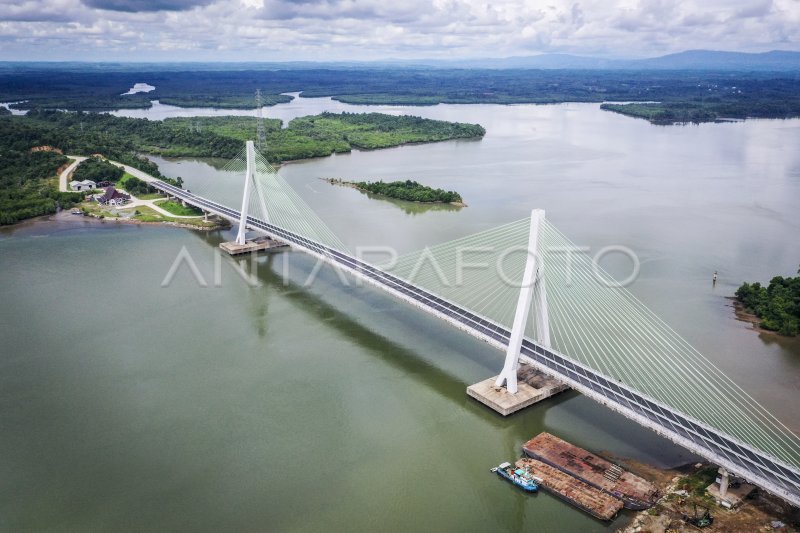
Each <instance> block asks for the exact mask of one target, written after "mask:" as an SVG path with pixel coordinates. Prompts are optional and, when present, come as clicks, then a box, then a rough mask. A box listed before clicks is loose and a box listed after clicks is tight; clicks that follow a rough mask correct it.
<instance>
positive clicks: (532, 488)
mask: <svg viewBox="0 0 800 533" xmlns="http://www.w3.org/2000/svg"><path fill="white" fill-rule="evenodd" d="M491 471H492V472H494V473H495V474H497V475H498V476H500V477H502V478H505V479H507V480H508V481H510V482H511V483H513V484H514V485H516V486H518V487H519V488H521V489H523V490H525V491H527V492H536V491H537V490H539V485H538V484H537V482H538V481H541V480H540V479H538V478H536V477H535V476H534V475H533V474H531V473H530V472H528V470H526V469H524V468H515V467H514V466H512V465H511V463H503V464H501V465H499V466H496V467H494V468H492V470H491Z"/></svg>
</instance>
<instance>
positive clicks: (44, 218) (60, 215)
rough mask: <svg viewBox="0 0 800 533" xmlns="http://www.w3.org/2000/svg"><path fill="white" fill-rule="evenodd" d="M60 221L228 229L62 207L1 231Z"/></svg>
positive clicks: (219, 226)
mask: <svg viewBox="0 0 800 533" xmlns="http://www.w3.org/2000/svg"><path fill="white" fill-rule="evenodd" d="M54 222H55V223H60V222H75V223H78V222H85V223H90V224H104V225H105V224H109V225H113V224H127V225H131V226H169V227H173V228H183V229H192V230H197V231H206V232H207V231H217V230H224V229H228V227H226V226H223V225H215V226H196V225H192V224H184V223H181V222H173V221H169V220H164V221H159V222H156V221H153V222H150V221H145V220H136V219H129V218H122V217H106V218H102V219H101V218H99V217H96V216H93V215H83V214H81V215H73V214H72V213H71V211H70V209H61V210H60V211H56V212H55V213H50V214H47V215H39V216H37V217H33V218H26V219H25V220H20V221H19V222H16V223H14V224H8V225H6V226H0V232H7V231H14V230H21V229H25V227H26V226H33V225H35V224H48V223H54Z"/></svg>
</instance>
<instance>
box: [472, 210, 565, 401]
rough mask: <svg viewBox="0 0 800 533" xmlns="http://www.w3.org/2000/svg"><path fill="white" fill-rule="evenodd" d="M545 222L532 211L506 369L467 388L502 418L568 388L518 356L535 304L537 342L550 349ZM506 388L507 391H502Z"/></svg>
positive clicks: (540, 213)
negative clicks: (542, 239) (542, 237)
mask: <svg viewBox="0 0 800 533" xmlns="http://www.w3.org/2000/svg"><path fill="white" fill-rule="evenodd" d="M543 223H544V211H543V210H541V209H534V210H533V211H532V212H531V229H530V234H529V236H528V249H527V252H528V257H527V260H526V261H525V270H524V272H523V274H522V283H521V286H520V290H519V298H518V300H517V310H516V313H515V314H514V324H513V326H512V329H511V335H510V336H509V341H508V347H507V349H506V358H505V362H504V364H503V370H502V371H501V372H500V375H498V376H497V377H495V378H490V379H488V380H485V381H481V382H479V383H475V384H474V385H470V386H469V387H467V394H468V395H469V396H471V397H473V398H475V399H476V400H478V401H479V402H481V403H483V404H484V405H487V406H489V407H491V408H492V409H494V410H495V411H497V412H498V413H500V414H501V415H503V416H507V415H510V414H511V413H515V412H517V411H519V410H520V409H524V408H525V407H528V406H530V405H533V404H534V403H537V402H539V401H541V400H544V399H545V398H549V397H550V396H552V395H554V394H557V393H559V392H561V391H563V390H566V389H567V388H569V387H567V385H566V384H564V383H562V382H561V381H559V380H557V379H555V378H552V377H549V376H547V375H546V374H544V373H543V372H541V371H539V370H535V369H534V368H533V367H530V366H528V365H524V366H522V367H521V366H520V362H519V357H520V351H521V349H522V339H523V338H524V337H525V325H526V324H527V323H528V313H529V311H530V309H531V304H534V300H535V305H534V310H533V313H534V317H533V318H534V323H535V325H536V336H537V338H536V341H537V342H538V343H539V344H541V345H542V346H544V347H545V348H548V349H549V348H550V320H549V316H548V313H547V292H546V288H545V281H544V275H543V265H542V255H541V254H540V250H539V233H540V231H541V226H542V224H543ZM503 385H505V388H503Z"/></svg>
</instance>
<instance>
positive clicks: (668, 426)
mask: <svg viewBox="0 0 800 533" xmlns="http://www.w3.org/2000/svg"><path fill="white" fill-rule="evenodd" d="M149 181H150V184H151V185H153V186H154V187H156V188H158V189H160V190H162V191H164V192H166V193H168V194H171V195H173V196H176V197H178V198H180V199H182V200H184V201H186V202H187V203H190V204H192V205H195V206H196V207H199V208H201V209H204V210H206V211H209V212H211V213H215V214H217V215H219V216H223V217H225V218H228V219H230V220H232V221H234V222H238V221H239V219H240V212H239V211H237V210H235V209H231V208H230V207H227V206H224V205H222V204H219V203H217V202H214V201H211V200H208V199H206V198H203V197H200V196H197V195H195V194H193V193H191V192H187V191H185V190H183V189H180V188H178V187H175V186H172V185H170V184H168V183H165V182H163V181H160V180H155V179H151V180H149ZM247 224H248V226H249V227H251V228H253V229H257V230H261V231H264V232H266V233H268V234H270V235H272V236H274V237H276V238H278V239H280V240H282V241H285V242H287V243H290V244H292V245H294V246H296V247H298V248H300V249H302V250H304V251H306V252H308V253H310V254H311V255H314V256H316V257H318V258H320V259H321V260H323V261H325V262H327V263H329V264H332V265H333V266H335V267H337V268H339V269H342V270H346V271H348V272H350V273H351V274H353V275H355V276H357V277H359V278H361V279H363V280H365V281H367V282H369V283H371V284H373V285H375V286H377V287H379V288H381V289H383V290H385V291H387V292H389V293H391V294H393V295H395V296H397V297H398V298H400V299H402V300H404V301H406V302H408V303H410V304H412V305H414V306H416V307H418V308H420V309H422V310H424V311H426V312H428V313H431V314H433V315H435V316H437V317H438V318H440V319H442V320H445V321H447V322H449V323H450V324H452V325H453V326H455V327H457V328H458V329H461V330H463V331H465V332H467V333H469V334H470V335H473V336H474V337H476V338H478V339H481V340H483V341H485V342H487V343H488V344H490V345H492V346H494V347H496V348H498V349H500V350H505V349H506V347H507V345H508V340H509V336H510V331H509V330H508V329H507V328H505V327H504V326H501V325H499V324H497V323H495V322H493V321H491V320H488V319H486V318H484V317H481V316H479V315H477V314H475V313H473V312H471V311H469V310H468V309H464V308H462V307H460V306H458V305H456V304H454V303H452V302H449V301H447V300H445V299H443V298H440V297H438V296H436V295H435V294H432V293H429V292H427V291H425V290H424V289H421V288H419V287H416V286H415V285H413V284H411V283H408V282H406V281H404V280H402V279H400V278H397V277H396V276H393V275H391V274H388V273H386V272H383V271H382V270H380V269H378V268H376V267H374V266H372V265H370V264H368V263H365V262H363V261H360V260H359V259H356V258H354V257H351V256H349V255H347V254H345V253H342V252H340V251H338V250H335V249H332V248H330V247H328V246H325V245H323V244H320V243H317V242H314V241H312V240H310V239H307V238H305V237H303V236H302V235H298V234H295V233H293V232H290V231H287V230H285V229H283V228H281V227H278V226H275V225H272V224H270V223H268V222H266V221H264V220H260V219H258V218H254V217H248V219H247ZM520 359H521V360H523V361H524V362H527V363H529V364H532V365H534V366H536V367H537V368H540V369H542V370H544V371H545V372H547V373H549V374H551V375H552V376H554V377H555V378H557V379H559V380H561V381H563V382H565V383H566V384H567V385H569V386H570V387H572V388H574V389H576V390H578V391H580V392H581V393H583V394H585V395H587V396H589V397H590V398H592V399H594V400H596V401H598V402H600V403H602V404H603V405H606V406H607V407H609V408H610V409H612V410H615V411H617V412H619V413H621V414H623V415H624V416H626V417H627V418H630V419H632V420H634V421H636V422H638V423H639V424H641V425H643V426H645V427H648V428H650V429H652V430H654V431H656V432H657V433H659V434H660V435H662V436H664V437H666V438H668V439H670V440H671V441H673V442H675V443H677V444H679V445H680V446H683V447H685V448H687V449H688V450H690V451H692V452H694V453H697V454H698V455H701V456H703V457H705V458H706V459H708V460H710V461H712V462H714V463H715V464H717V465H720V466H724V467H725V468H727V469H728V470H730V471H732V472H735V473H736V474H737V475H740V476H742V477H744V478H746V479H748V480H749V481H751V482H752V483H754V484H756V485H758V486H760V487H761V488H763V489H765V490H768V491H770V492H772V493H774V494H776V495H778V496H780V497H782V498H784V499H785V500H787V501H789V502H790V503H792V504H793V505H798V506H800V471H798V468H797V467H795V466H791V465H789V464H787V463H784V462H782V461H780V460H778V459H777V458H774V457H772V456H771V455H770V454H767V453H765V452H763V451H761V450H758V449H756V448H754V447H752V446H751V445H748V444H746V443H744V442H741V441H739V440H738V439H736V438H735V437H734V436H731V435H725V434H723V433H721V432H720V431H719V430H717V429H714V428H712V427H711V426H709V425H707V424H705V423H703V422H702V421H699V420H695V419H692V418H690V417H688V416H686V415H684V414H683V413H681V412H679V411H677V410H675V409H673V408H671V407H669V406H667V405H664V404H662V403H660V402H658V401H656V400H654V399H652V398H648V397H646V396H645V395H643V394H641V393H639V392H638V391H636V390H634V389H633V388H631V387H629V386H628V385H626V384H624V383H622V382H619V381H616V380H613V379H611V378H608V377H606V376H603V375H602V374H600V373H598V372H597V371H595V370H593V369H591V368H588V367H586V366H585V365H582V364H580V363H578V362H576V361H574V360H572V359H570V358H569V357H567V356H565V355H562V354H560V353H558V352H555V351H553V350H550V349H546V348H544V347H542V346H539V345H538V344H536V343H535V342H533V341H532V340H530V339H528V338H526V339H524V340H523V343H522V348H521V356H520Z"/></svg>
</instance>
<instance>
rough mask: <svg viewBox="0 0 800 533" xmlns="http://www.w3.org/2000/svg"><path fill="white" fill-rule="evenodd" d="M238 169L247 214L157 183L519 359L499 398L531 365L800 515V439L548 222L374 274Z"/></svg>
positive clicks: (268, 173)
mask: <svg viewBox="0 0 800 533" xmlns="http://www.w3.org/2000/svg"><path fill="white" fill-rule="evenodd" d="M225 168H226V169H227V170H233V171H236V172H242V173H244V175H245V186H244V193H243V200H242V206H241V209H235V208H234V207H231V206H229V205H226V203H225V202H221V201H218V200H215V199H213V198H210V197H208V196H211V195H208V196H206V195H205V194H204V193H203V191H199V190H197V189H195V191H194V192H189V191H187V190H183V189H180V188H178V187H175V186H172V185H170V184H168V183H165V182H163V181H160V180H156V179H154V178H152V177H147V179H148V181H150V182H151V184H152V185H153V186H155V187H156V188H158V189H160V190H162V191H164V192H165V193H167V194H169V195H171V196H175V197H177V198H179V199H181V200H183V201H184V202H186V203H188V204H191V205H194V206H197V207H199V208H201V209H203V210H204V211H206V212H208V213H212V214H216V215H218V216H221V217H224V218H227V219H229V220H231V221H233V222H235V223H238V224H239V225H240V227H239V233H238V235H237V241H241V243H244V237H245V230H246V228H250V229H253V230H257V231H260V232H264V233H266V234H268V235H270V236H272V237H274V238H277V239H279V240H281V241H284V242H286V243H288V244H290V245H292V246H294V247H295V248H297V249H299V250H302V251H304V252H306V253H309V254H311V255H312V256H315V257H317V258H319V259H320V260H322V261H324V262H326V263H328V264H330V265H332V266H333V267H335V268H337V269H339V270H341V271H345V272H348V273H349V274H351V275H353V276H355V277H356V278H358V279H361V280H364V281H366V282H368V283H370V284H372V285H373V286H375V287H377V288H379V289H381V290H383V291H385V292H388V293H390V294H392V295H394V296H395V297H397V298H399V299H401V300H403V301H405V302H407V303H409V304H411V305H413V306H415V307H417V308H419V309H421V310H423V311H425V312H427V313H429V314H431V315H433V316H435V317H437V318H439V319H441V320H444V321H445V322H447V323H449V324H451V325H453V326H455V327H456V328H458V329H460V330H462V331H464V332H466V333H468V334H470V335H472V336H474V337H476V338H478V339H480V340H482V341H485V342H486V343H488V344H490V345H491V346H494V347H495V348H497V349H499V350H501V351H503V352H505V353H506V358H505V364H504V367H503V372H501V374H500V377H499V379H498V385H503V384H505V386H506V387H507V389H508V390H509V392H514V391H515V390H516V366H517V364H518V362H519V361H522V362H525V363H528V364H531V365H533V366H535V367H537V368H539V369H541V370H543V371H545V372H546V373H548V374H550V375H552V376H554V377H556V378H558V379H559V380H561V381H563V382H564V383H566V384H568V385H569V386H570V387H572V388H574V389H575V390H577V391H579V392H581V393H583V394H585V395H586V396H589V397H590V398H592V399H594V400H596V401H598V402H600V403H602V404H603V405H606V406H607V407H609V408H610V409H612V410H614V411H617V412H619V413H621V414H622V415H624V416H626V417H627V418H629V419H631V420H634V421H635V422H637V423H639V424H641V425H643V426H645V427H648V428H650V429H652V430H654V431H655V432H657V433H659V434H660V435H662V436H664V437H666V438H668V439H669V440H671V441H673V442H675V443H677V444H678V445H680V446H683V447H685V448H686V449H688V450H690V451H692V452H694V453H696V454H698V455H700V456H702V457H704V458H706V459H708V460H709V461H711V462H713V463H715V464H717V465H719V466H720V467H723V468H724V469H726V470H728V471H730V472H732V473H735V474H736V475H737V476H741V477H743V478H745V479H747V480H748V481H750V482H751V483H753V484H755V485H757V486H759V487H761V488H763V489H765V490H767V491H769V492H772V493H774V494H776V495H778V496H780V497H782V498H783V499H785V500H787V501H789V502H790V503H792V504H794V505H800V439H799V438H798V437H797V436H796V435H795V434H794V433H793V432H792V431H790V430H789V429H788V428H786V427H785V426H784V425H783V424H782V423H781V422H780V421H779V420H777V419H776V418H775V417H774V416H773V415H771V414H770V413H769V412H768V411H767V410H766V409H765V408H764V407H762V406H761V405H759V404H758V403H757V402H756V401H755V400H754V399H753V398H751V397H750V396H749V395H748V394H747V392H746V391H745V390H743V389H742V388H741V387H739V386H738V385H736V384H735V383H734V382H733V381H732V380H730V379H729V378H728V377H727V376H725V375H724V374H723V373H722V372H721V371H720V370H719V369H718V368H717V367H715V366H714V364H713V363H711V362H710V361H709V360H708V359H706V358H705V357H704V356H703V355H702V354H700V353H699V352H698V351H697V350H695V349H694V348H693V347H692V346H691V345H690V344H689V343H688V342H686V341H685V340H684V339H683V338H681V337H680V336H679V335H678V334H677V333H676V332H675V331H673V330H672V329H671V328H670V327H669V326H668V325H667V324H665V323H664V322H663V321H661V320H660V319H659V318H658V317H657V316H656V315H655V314H654V313H653V312H651V311H650V310H649V309H647V308H646V307H645V306H644V305H643V304H642V303H641V302H640V301H639V300H638V299H636V298H635V297H634V296H633V294H631V293H630V292H629V291H628V290H626V289H625V288H624V287H621V286H620V285H619V284H618V283H617V282H616V281H615V280H614V279H613V278H612V277H611V276H610V275H608V274H607V273H605V272H604V271H602V270H601V269H600V268H599V267H598V266H597V264H596V262H594V261H593V260H592V258H590V257H589V256H587V255H586V254H583V253H580V249H579V248H578V247H576V246H575V245H574V244H573V243H572V242H571V241H569V239H567V238H566V237H565V236H564V235H563V234H562V233H561V232H559V231H558V229H557V228H555V227H554V226H553V225H552V224H551V223H550V222H549V221H547V220H546V219H545V218H544V213H543V212H541V211H534V212H533V214H532V217H531V218H529V219H527V218H526V219H523V220H520V221H516V222H512V223H510V224H506V225H504V226H500V227H498V228H493V229H490V230H487V231H483V232H480V233H478V234H474V235H470V236H466V237H463V238H461V239H457V240H456V241H452V242H448V243H443V244H438V245H435V246H431V247H427V248H425V249H423V250H421V251H418V252H414V253H411V254H406V255H404V256H401V257H393V258H391V260H389V261H386V262H385V263H383V264H373V263H371V262H368V261H365V260H363V259H361V258H359V257H357V256H358V254H354V253H353V252H352V251H350V250H348V248H347V246H345V244H344V243H343V242H342V241H341V240H340V239H339V238H338V237H337V236H336V235H335V234H334V232H333V231H331V230H330V229H329V228H328V227H327V225H326V224H325V223H324V222H323V221H322V220H321V219H320V218H319V217H318V216H317V215H316V214H315V213H314V212H313V210H312V209H311V208H310V207H308V206H307V205H306V204H305V202H304V201H303V200H302V199H301V198H300V196H299V195H298V194H297V193H296V192H295V191H294V189H293V188H292V187H291V186H290V185H289V184H288V183H286V182H285V181H284V180H283V178H282V177H281V176H280V175H279V174H278V173H277V172H276V171H275V169H274V168H273V167H272V166H271V165H270V164H269V163H268V162H267V160H266V159H265V158H264V157H263V156H261V155H260V154H259V153H258V152H257V151H255V149H254V148H253V146H252V143H248V145H247V148H246V149H245V150H244V151H243V153H242V154H241V155H240V157H238V158H236V159H234V160H232V161H231V162H230V163H229V164H228V165H227V166H226V167H225ZM138 174H140V175H141V173H138ZM140 177H146V176H145V175H141V176H140ZM227 203H230V202H227Z"/></svg>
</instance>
